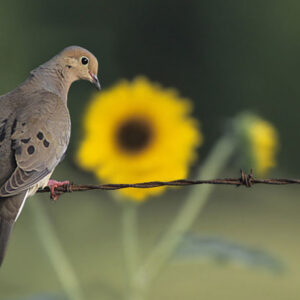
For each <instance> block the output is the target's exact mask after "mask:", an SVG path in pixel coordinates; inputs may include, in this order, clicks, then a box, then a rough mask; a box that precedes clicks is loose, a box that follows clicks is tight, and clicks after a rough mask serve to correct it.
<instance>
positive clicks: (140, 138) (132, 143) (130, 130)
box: [116, 119, 152, 152]
mask: <svg viewBox="0 0 300 300" xmlns="http://www.w3.org/2000/svg"><path fill="white" fill-rule="evenodd" d="M116 137H117V142H118V144H119V146H120V148H122V149H123V150H125V151H128V152H138V151H141V150H143V149H144V148H145V147H147V145H148V144H149V142H150V140H151V138H152V129H151V127H150V124H149V123H148V122H146V121H144V120H141V119H131V120H127V121H126V122H124V123H123V124H122V125H121V126H120V127H119V128H118V130H117V136H116Z"/></svg>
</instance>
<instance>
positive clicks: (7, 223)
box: [0, 191, 27, 266]
mask: <svg viewBox="0 0 300 300" xmlns="http://www.w3.org/2000/svg"><path fill="white" fill-rule="evenodd" d="M26 197H27V192H26V191H25V192H22V193H21V194H19V195H16V196H12V197H8V198H0V266H1V264H2V262H3V259H4V256H5V252H6V248H7V245H8V241H9V237H10V234H11V231H12V229H13V226H14V224H15V221H16V219H17V217H18V216H19V214H20V211H21V210H22V208H23V204H24V202H25V200H26Z"/></svg>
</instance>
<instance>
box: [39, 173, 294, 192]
mask: <svg viewBox="0 0 300 300" xmlns="http://www.w3.org/2000/svg"><path fill="white" fill-rule="evenodd" d="M199 184H220V185H235V186H237V187H239V186H245V187H248V188H250V187H252V186H253V185H254V184H271V185H287V184H300V179H286V178H269V179H257V178H255V177H254V175H253V171H252V170H251V172H250V173H249V174H246V173H245V172H244V171H243V170H241V175H240V177H239V178H220V179H209V180H188V179H178V180H171V181H149V182H140V183H132V184H130V183H128V184H127V183H120V184H100V185H93V184H73V183H70V184H66V185H63V186H60V187H57V188H56V189H55V192H56V193H57V194H59V195H60V194H63V193H71V192H84V191H91V190H120V189H126V188H137V189H147V188H154V187H161V186H170V187H171V186H191V185H199ZM38 192H39V193H45V192H50V189H49V187H45V188H44V189H40V190H39V191H38Z"/></svg>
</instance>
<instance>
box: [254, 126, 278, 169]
mask: <svg viewBox="0 0 300 300" xmlns="http://www.w3.org/2000/svg"><path fill="white" fill-rule="evenodd" d="M249 138H250V143H251V147H252V155H253V160H254V163H255V166H254V167H255V171H256V172H257V173H258V174H265V173H266V172H267V171H268V170H269V169H270V168H273V167H274V166H275V165H276V161H275V154H276V152H277V148H278V136H277V132H276V130H275V128H274V127H273V126H272V125H271V124H270V123H269V122H267V121H264V120H257V121H256V122H253V124H252V125H251V126H250V128H249Z"/></svg>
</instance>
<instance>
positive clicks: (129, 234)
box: [122, 201, 143, 300]
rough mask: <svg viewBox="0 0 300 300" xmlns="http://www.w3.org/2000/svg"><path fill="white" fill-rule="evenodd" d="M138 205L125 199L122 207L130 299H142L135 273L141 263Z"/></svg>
mask: <svg viewBox="0 0 300 300" xmlns="http://www.w3.org/2000/svg"><path fill="white" fill-rule="evenodd" d="M137 212H138V205H137V204H136V203H132V202H129V201H125V202H124V203H123V207H122V230H123V232H122V233H123V249H124V259H125V268H126V272H127V298H126V299H128V300H142V299H143V296H142V290H141V288H140V286H139V282H138V281H137V280H136V277H135V274H136V271H137V268H138V264H139V245H138V224H137Z"/></svg>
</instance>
